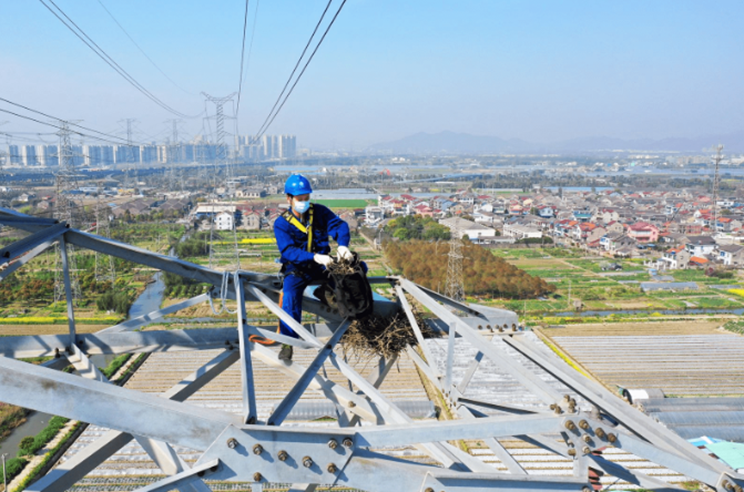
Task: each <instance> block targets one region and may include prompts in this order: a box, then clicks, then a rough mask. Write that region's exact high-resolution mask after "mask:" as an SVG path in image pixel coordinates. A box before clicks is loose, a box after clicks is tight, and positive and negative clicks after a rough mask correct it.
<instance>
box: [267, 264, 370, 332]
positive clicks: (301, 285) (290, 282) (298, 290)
mask: <svg viewBox="0 0 744 492" xmlns="http://www.w3.org/2000/svg"><path fill="white" fill-rule="evenodd" d="M360 265H361V267H362V270H363V271H364V273H365V274H366V273H367V264H366V263H365V262H363V261H362V262H360ZM319 280H320V281H328V283H329V284H330V285H331V287H332V286H333V285H334V284H333V280H331V279H329V278H328V276H327V275H326V273H325V271H320V272H319V273H317V274H316V275H307V274H306V275H292V274H290V275H286V276H285V277H284V288H283V291H284V293H283V298H282V309H284V311H285V312H287V313H289V315H290V316H292V318H294V320H295V321H297V322H298V323H302V294H303V292H305V289H306V288H307V286H308V285H310V284H311V283H313V282H317V281H319ZM279 331H280V333H281V334H282V335H287V336H288V337H293V338H299V335H297V333H295V332H294V330H293V329H292V328H290V327H289V326H287V324H286V323H284V321H280V322H279Z"/></svg>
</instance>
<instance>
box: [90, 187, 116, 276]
mask: <svg viewBox="0 0 744 492" xmlns="http://www.w3.org/2000/svg"><path fill="white" fill-rule="evenodd" d="M102 193H103V187H102V186H101V183H99V184H98V196H97V197H96V235H98V236H103V237H109V238H110V237H111V222H110V221H109V217H108V214H105V213H103V204H102V203H101V194H102ZM106 257H107V258H108V261H107V260H106V259H101V255H100V254H99V253H98V251H96V253H95V258H96V263H95V271H94V275H95V279H96V282H110V283H111V287H113V286H114V283H115V282H116V268H115V267H114V258H113V257H112V256H108V255H106Z"/></svg>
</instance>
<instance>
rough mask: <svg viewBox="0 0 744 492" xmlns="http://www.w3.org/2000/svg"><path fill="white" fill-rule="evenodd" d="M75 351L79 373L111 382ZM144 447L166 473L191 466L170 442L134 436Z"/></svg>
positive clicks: (192, 489)
mask: <svg viewBox="0 0 744 492" xmlns="http://www.w3.org/2000/svg"><path fill="white" fill-rule="evenodd" d="M72 349H73V353H72V355H70V356H69V357H68V359H69V360H70V362H71V363H72V364H73V366H75V369H77V371H78V373H79V374H80V375H81V376H82V377H84V378H87V379H92V380H94V381H101V382H104V383H110V381H109V380H108V379H107V378H106V376H104V375H103V373H102V372H101V371H99V370H98V368H97V367H96V366H95V365H94V364H92V363H91V361H90V359H88V357H87V356H86V355H85V354H84V353H83V352H82V351H81V350H80V349H79V348H78V347H77V346H75V345H73V346H72ZM134 438H135V439H136V440H137V442H138V443H139V445H140V446H142V449H144V450H145V452H146V453H147V455H148V456H149V457H150V458H151V459H152V460H153V461H154V462H155V464H156V465H157V466H158V468H160V469H161V470H162V471H163V473H165V474H166V475H175V474H177V473H180V472H182V471H184V470H186V469H188V468H189V466H188V465H187V464H186V463H185V462H184V461H183V460H182V459H181V457H180V456H178V454H177V453H176V451H175V450H174V449H173V448H172V447H171V446H170V444H168V443H164V442H160V441H156V440H154V439H150V438H147V437H140V436H134ZM200 489H201V490H203V489H204V486H201V487H199V486H191V485H188V486H187V485H184V486H182V487H181V488H180V489H179V490H180V491H181V492H197V491H198V490H200Z"/></svg>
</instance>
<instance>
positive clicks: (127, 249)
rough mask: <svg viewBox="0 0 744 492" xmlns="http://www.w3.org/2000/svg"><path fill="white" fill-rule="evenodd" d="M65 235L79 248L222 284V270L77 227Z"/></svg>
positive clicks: (201, 280)
mask: <svg viewBox="0 0 744 492" xmlns="http://www.w3.org/2000/svg"><path fill="white" fill-rule="evenodd" d="M66 236H67V241H68V242H69V243H70V244H74V245H75V246H79V247H81V248H87V249H90V250H92V251H97V252H99V253H103V254H107V255H110V256H115V257H117V258H121V259H124V260H129V261H132V262H134V263H138V264H140V265H145V266H149V267H152V268H157V269H158V270H163V271H165V272H169V273H174V274H176V275H179V276H181V277H184V278H188V279H192V280H196V281H197V282H206V283H209V284H212V285H217V286H219V285H221V284H222V272H218V271H216V270H211V269H209V268H206V267H202V266H199V265H195V264H193V263H189V262H187V261H184V260H180V259H178V258H174V257H172V256H167V255H163V254H159V253H153V252H152V251H148V250H146V249H142V248H138V247H136V246H131V245H129V244H125V243H122V242H119V241H116V240H114V239H109V238H104V237H101V236H96V235H95V234H89V233H87V232H81V231H78V230H77V229H70V230H69V231H67V234H66Z"/></svg>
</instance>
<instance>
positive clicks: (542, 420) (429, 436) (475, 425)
mask: <svg viewBox="0 0 744 492" xmlns="http://www.w3.org/2000/svg"><path fill="white" fill-rule="evenodd" d="M562 422H563V419H561V418H558V417H545V416H543V415H520V416H518V417H517V416H509V417H486V418H480V419H474V420H467V421H462V420H448V421H444V422H441V421H440V422H431V423H429V422H423V423H417V424H416V425H408V424H407V425H386V426H377V427H370V428H368V427H362V428H361V429H360V430H358V431H357V434H358V436H357V443H358V444H359V445H360V446H365V447H366V446H369V447H377V446H402V445H406V444H416V443H425V442H436V441H453V440H457V439H480V438H483V437H495V438H501V437H512V436H516V435H521V434H544V433H549V432H553V433H555V432H558V431H560V430H561V425H562Z"/></svg>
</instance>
